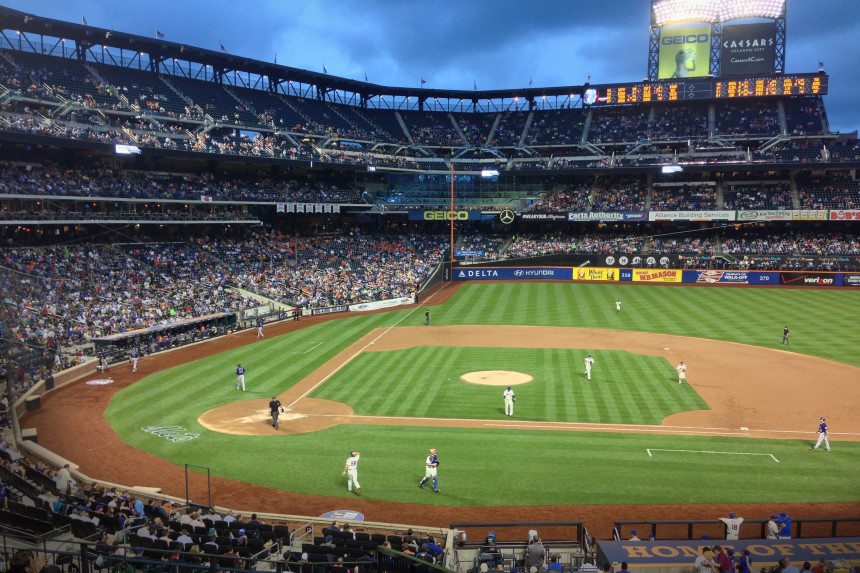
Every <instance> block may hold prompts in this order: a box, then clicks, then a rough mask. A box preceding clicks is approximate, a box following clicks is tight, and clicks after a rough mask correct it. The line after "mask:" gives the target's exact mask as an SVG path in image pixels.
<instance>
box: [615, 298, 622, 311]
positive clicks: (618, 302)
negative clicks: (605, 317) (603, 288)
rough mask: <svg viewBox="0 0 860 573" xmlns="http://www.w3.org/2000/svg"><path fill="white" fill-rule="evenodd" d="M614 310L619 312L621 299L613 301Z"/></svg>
mask: <svg viewBox="0 0 860 573" xmlns="http://www.w3.org/2000/svg"><path fill="white" fill-rule="evenodd" d="M615 312H621V299H618V300H616V301H615Z"/></svg>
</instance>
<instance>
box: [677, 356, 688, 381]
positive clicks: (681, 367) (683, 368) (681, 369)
mask: <svg viewBox="0 0 860 573" xmlns="http://www.w3.org/2000/svg"><path fill="white" fill-rule="evenodd" d="M675 370H677V371H678V384H681V383H682V382H683V381H684V380H686V379H687V365H686V364H684V361H683V360H681V363H680V364H678V365H677V366H676V367H675Z"/></svg>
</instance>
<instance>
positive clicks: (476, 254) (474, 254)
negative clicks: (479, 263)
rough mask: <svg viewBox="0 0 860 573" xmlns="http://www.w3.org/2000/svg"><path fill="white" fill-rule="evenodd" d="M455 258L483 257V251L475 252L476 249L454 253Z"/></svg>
mask: <svg viewBox="0 0 860 573" xmlns="http://www.w3.org/2000/svg"><path fill="white" fill-rule="evenodd" d="M454 256H455V257H483V256H484V251H483V250H475V249H463V250H460V251H454Z"/></svg>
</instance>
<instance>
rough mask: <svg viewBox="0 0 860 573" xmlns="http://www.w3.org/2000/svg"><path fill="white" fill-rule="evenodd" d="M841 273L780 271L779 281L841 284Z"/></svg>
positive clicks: (803, 283)
mask: <svg viewBox="0 0 860 573" xmlns="http://www.w3.org/2000/svg"><path fill="white" fill-rule="evenodd" d="M842 278H843V277H842V273H821V272H808V273H805V272H781V273H779V282H780V284H783V285H789V286H842Z"/></svg>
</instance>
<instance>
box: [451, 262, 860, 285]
mask: <svg viewBox="0 0 860 573" xmlns="http://www.w3.org/2000/svg"><path fill="white" fill-rule="evenodd" d="M451 276H452V279H453V280H455V281H488V280H489V281H495V280H513V281H516V280H560V281H586V282H634V283H675V284H681V283H685V284H717V285H725V284H735V285H738V284H742V285H753V286H762V285H764V286H785V287H841V286H847V287H860V272H845V273H842V272H839V273H835V272H825V271H738V270H686V269H671V268H645V269H631V268H615V267H560V266H533V267H532V266H529V267H524V266H460V267H455V268H454V271H453V273H452V275H451Z"/></svg>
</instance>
